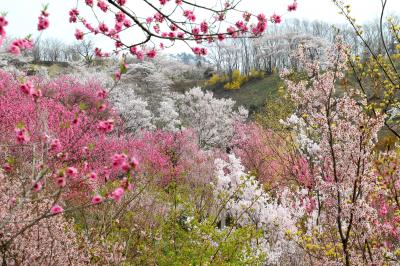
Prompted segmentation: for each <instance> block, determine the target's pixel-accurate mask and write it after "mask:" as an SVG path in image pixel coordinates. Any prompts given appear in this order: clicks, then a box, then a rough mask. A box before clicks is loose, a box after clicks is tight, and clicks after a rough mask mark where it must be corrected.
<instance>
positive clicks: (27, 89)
mask: <svg viewBox="0 0 400 266" xmlns="http://www.w3.org/2000/svg"><path fill="white" fill-rule="evenodd" d="M19 88H20V90H21V91H22V92H23V93H24V94H27V95H30V94H31V92H32V91H33V84H32V82H31V81H30V80H29V81H27V82H25V83H23V84H21V85H19Z"/></svg>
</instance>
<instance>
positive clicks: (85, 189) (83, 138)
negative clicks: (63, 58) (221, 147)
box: [0, 71, 138, 262]
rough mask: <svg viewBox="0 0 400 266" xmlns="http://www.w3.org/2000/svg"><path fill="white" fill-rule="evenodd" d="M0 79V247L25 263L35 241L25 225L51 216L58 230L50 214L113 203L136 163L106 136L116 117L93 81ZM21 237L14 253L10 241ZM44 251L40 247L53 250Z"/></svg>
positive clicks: (128, 186)
mask: <svg viewBox="0 0 400 266" xmlns="http://www.w3.org/2000/svg"><path fill="white" fill-rule="evenodd" d="M0 84H1V89H0V131H1V133H0V143H1V145H0V151H1V153H2V156H1V158H0V160H1V162H0V163H1V165H2V171H3V174H2V175H4V179H5V180H7V182H2V183H1V186H0V187H1V189H2V191H6V192H5V195H4V199H3V198H2V199H3V201H4V202H5V203H4V204H2V206H1V217H0V219H1V220H0V232H1V235H2V238H1V243H0V247H1V252H2V257H3V259H4V260H5V261H6V262H7V261H10V260H12V259H13V258H14V255H13V254H14V253H13V252H12V250H17V253H18V252H21V254H19V253H18V254H19V255H15V256H17V257H18V258H24V259H22V261H26V259H27V257H26V256H27V255H28V254H27V253H26V252H28V251H29V247H32V246H35V244H34V243H35V242H29V241H38V240H35V239H34V238H29V237H28V235H29V234H31V235H32V234H33V233H32V230H34V232H40V231H41V230H42V229H41V228H40V227H41V225H43V226H45V225H46V224H48V223H51V221H54V222H57V221H59V222H60V223H61V224H59V225H57V224H54V226H55V228H56V229H57V228H58V229H57V230H61V228H62V227H64V224H63V223H64V222H63V218H54V219H53V217H54V216H58V215H59V214H62V213H64V212H70V211H73V210H77V209H84V208H90V207H93V206H94V205H97V204H99V203H102V202H104V201H116V202H119V201H120V200H121V198H122V197H123V196H124V194H125V192H126V191H129V190H131V189H132V187H133V186H132V184H131V182H132V181H133V176H134V174H135V172H136V170H137V167H138V161H137V159H136V158H135V157H132V151H131V150H128V151H125V152H124V149H123V147H124V146H125V144H124V143H125V142H126V141H121V140H119V139H118V138H115V137H113V136H114V134H113V132H115V131H116V129H115V126H116V125H117V124H118V121H119V120H118V117H117V116H116V115H115V114H114V112H113V111H112V110H111V109H110V108H109V107H108V103H107V100H106V92H105V91H104V90H103V89H102V88H101V87H100V86H99V85H97V84H96V83H94V82H90V81H89V82H87V83H86V84H81V83H79V82H77V81H76V80H74V79H71V78H68V77H60V78H58V79H57V80H53V81H49V82H45V81H43V80H41V79H39V78H36V77H25V76H19V77H15V76H12V75H10V74H8V73H6V72H3V71H1V72H0ZM43 230H44V229H43ZM49 230H50V229H49ZM52 233H53V232H52ZM32 236H33V235H32ZM46 236H51V234H47V235H46V234H43V237H46ZM22 238H23V239H25V240H24V242H25V241H26V243H24V244H23V245H24V246H20V247H21V250H20V249H19V248H18V247H17V246H15V245H16V242H18V240H19V239H22ZM55 239H57V241H61V239H60V238H55ZM46 241H51V239H46V240H42V242H43V243H46ZM71 241H72V240H71ZM71 245H72V242H71ZM54 247H58V248H61V247H62V245H60V243H58V244H54ZM48 248H50V251H49V250H47V251H43V252H50V253H49V254H50V255H51V254H53V255H54V254H56V253H51V246H50V247H48ZM44 249H45V248H44ZM40 252H42V251H40ZM57 252H62V251H61V250H59V251H57ZM50 255H49V256H50ZM66 255H67V253H66ZM21 256H22V257H21ZM35 256H36V255H33V257H35ZM44 259H45V258H44ZM50 260H51V259H50Z"/></svg>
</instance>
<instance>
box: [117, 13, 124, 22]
mask: <svg viewBox="0 0 400 266" xmlns="http://www.w3.org/2000/svg"><path fill="white" fill-rule="evenodd" d="M125 18H126V16H125V14H124V13H123V12H122V11H118V13H117V14H115V20H116V21H117V22H123V21H124V20H125Z"/></svg>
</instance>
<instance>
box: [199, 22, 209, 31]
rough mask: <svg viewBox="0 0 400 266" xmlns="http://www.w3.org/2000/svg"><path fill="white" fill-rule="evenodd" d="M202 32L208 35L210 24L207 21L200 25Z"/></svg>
mask: <svg viewBox="0 0 400 266" xmlns="http://www.w3.org/2000/svg"><path fill="white" fill-rule="evenodd" d="M200 30H201V32H203V33H206V32H207V31H208V23H207V22H205V21H203V22H202V23H200Z"/></svg>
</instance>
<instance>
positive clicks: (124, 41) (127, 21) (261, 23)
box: [69, 0, 297, 59]
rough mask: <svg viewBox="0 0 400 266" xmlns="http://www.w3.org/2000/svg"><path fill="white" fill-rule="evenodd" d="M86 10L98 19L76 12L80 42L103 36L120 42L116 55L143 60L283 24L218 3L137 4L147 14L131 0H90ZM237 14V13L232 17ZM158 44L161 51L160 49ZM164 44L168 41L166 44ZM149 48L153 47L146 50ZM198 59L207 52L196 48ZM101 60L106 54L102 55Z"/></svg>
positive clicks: (162, 0)
mask: <svg viewBox="0 0 400 266" xmlns="http://www.w3.org/2000/svg"><path fill="white" fill-rule="evenodd" d="M79 2H84V5H85V8H87V9H91V11H92V12H93V15H94V16H93V17H95V18H96V19H94V20H90V19H91V18H89V17H84V16H82V15H81V12H80V9H78V6H76V7H75V8H73V9H71V10H70V12H69V14H70V18H69V20H70V22H71V23H80V24H82V26H83V27H81V29H77V30H76V33H75V36H76V38H77V39H78V40H81V39H83V38H84V36H85V35H87V34H102V35H105V36H107V37H108V38H111V39H112V40H114V41H115V47H116V51H121V50H129V51H130V52H131V53H132V54H134V55H136V56H137V57H138V58H139V59H143V57H144V56H147V57H150V58H153V57H155V56H156V50H157V49H159V48H161V49H162V48H164V47H168V46H171V45H173V44H174V42H176V41H184V42H186V43H187V44H188V45H189V46H193V45H192V43H197V44H201V43H207V42H214V41H217V40H218V41H222V40H224V39H226V38H238V37H241V36H246V34H250V36H254V37H257V36H260V35H262V33H263V32H264V31H265V29H266V27H267V22H268V21H271V22H273V23H279V22H280V16H278V15H276V14H273V15H272V14H271V15H272V16H271V17H270V18H268V17H267V16H266V15H265V14H262V13H260V14H256V15H254V14H251V13H249V12H246V11H244V10H241V9H240V6H241V5H240V3H241V1H237V0H234V1H217V2H216V4H215V5H206V4H201V3H198V2H195V1H184V0H175V1H172V0H158V1H156V0H143V1H140V2H139V3H138V2H135V5H137V6H140V7H141V8H143V10H145V11H143V14H137V13H136V12H134V11H133V6H132V5H131V3H130V2H129V1H127V0H117V1H114V0H108V1H103V0H98V1H94V0H85V1H78V3H79ZM296 8H297V3H296V2H294V3H292V4H290V5H289V6H288V8H287V9H288V11H294V10H296ZM232 13H234V14H232ZM106 17H113V18H114V24H111V25H110V24H106V23H104V21H105V19H106ZM228 17H237V21H229V20H228V19H227V18H228ZM128 32H136V33H138V34H137V35H136V36H137V37H136V38H135V39H132V38H126V36H127V33H128ZM246 37H249V36H248V35H247V36H246ZM156 42H158V45H159V47H156ZM164 42H166V43H165V44H164ZM144 44H150V46H148V47H146V46H143V45H144ZM192 49H193V52H194V53H195V54H197V55H206V54H207V50H206V49H205V48H201V47H193V48H192ZM98 55H100V56H101V55H103V54H102V53H101V51H100V50H98Z"/></svg>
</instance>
